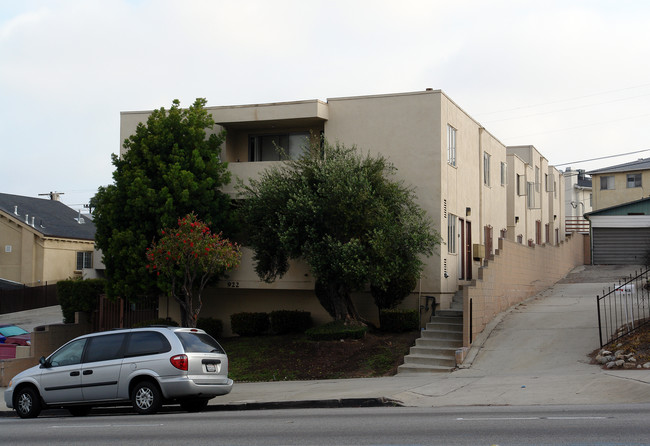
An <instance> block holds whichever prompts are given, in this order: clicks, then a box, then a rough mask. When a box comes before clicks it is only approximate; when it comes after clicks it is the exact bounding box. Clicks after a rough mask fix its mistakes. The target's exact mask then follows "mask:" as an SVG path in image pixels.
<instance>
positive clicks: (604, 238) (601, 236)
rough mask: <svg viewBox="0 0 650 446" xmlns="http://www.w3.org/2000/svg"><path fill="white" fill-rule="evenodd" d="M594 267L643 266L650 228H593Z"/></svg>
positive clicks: (649, 242) (649, 247)
mask: <svg viewBox="0 0 650 446" xmlns="http://www.w3.org/2000/svg"><path fill="white" fill-rule="evenodd" d="M592 235H593V238H594V240H593V245H592V246H593V251H594V252H593V259H594V265H643V264H644V261H645V256H646V253H647V252H648V251H649V250H650V228H593V233H592Z"/></svg>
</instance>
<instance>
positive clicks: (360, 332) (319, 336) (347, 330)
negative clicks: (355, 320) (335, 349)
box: [305, 321, 368, 341]
mask: <svg viewBox="0 0 650 446" xmlns="http://www.w3.org/2000/svg"><path fill="white" fill-rule="evenodd" d="M367 331H368V327H366V326H365V325H360V324H359V325H354V324H348V325H345V323H344V322H343V321H333V322H329V323H327V324H325V325H321V326H319V327H314V328H310V329H309V330H307V331H306V332H305V334H306V335H307V338H308V339H310V340H312V341H338V340H339V339H362V338H363V337H364V336H365V335H366V332H367Z"/></svg>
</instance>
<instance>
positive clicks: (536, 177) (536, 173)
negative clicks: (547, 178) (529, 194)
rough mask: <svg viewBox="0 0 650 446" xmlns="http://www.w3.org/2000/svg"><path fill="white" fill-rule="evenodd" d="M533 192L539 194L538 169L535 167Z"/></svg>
mask: <svg viewBox="0 0 650 446" xmlns="http://www.w3.org/2000/svg"><path fill="white" fill-rule="evenodd" d="M535 192H539V167H535Z"/></svg>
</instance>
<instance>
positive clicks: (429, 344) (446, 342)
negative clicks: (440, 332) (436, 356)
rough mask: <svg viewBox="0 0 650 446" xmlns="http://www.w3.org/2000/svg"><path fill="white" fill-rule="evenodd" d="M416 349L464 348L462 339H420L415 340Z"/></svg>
mask: <svg viewBox="0 0 650 446" xmlns="http://www.w3.org/2000/svg"><path fill="white" fill-rule="evenodd" d="M415 346H416V347H426V348H431V349H435V348H441V349H444V350H446V349H449V348H453V349H458V348H461V347H462V346H463V340H462V339H425V338H419V339H416V340H415Z"/></svg>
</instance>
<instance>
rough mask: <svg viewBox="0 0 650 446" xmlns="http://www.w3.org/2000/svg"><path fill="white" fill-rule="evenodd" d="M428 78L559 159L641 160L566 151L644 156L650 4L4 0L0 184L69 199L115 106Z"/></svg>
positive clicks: (250, 99)
mask: <svg viewBox="0 0 650 446" xmlns="http://www.w3.org/2000/svg"><path fill="white" fill-rule="evenodd" d="M427 87H430V88H433V89H441V90H443V91H444V92H445V93H446V94H447V95H449V96H450V97H451V99H452V100H454V101H455V102H456V103H457V104H458V105H459V106H460V107H462V108H463V109H464V110H465V111H466V112H467V113H469V114H470V115H471V116H472V117H473V118H475V119H476V120H478V121H479V122H480V123H481V124H483V125H484V126H485V128H486V129H488V131H490V132H491V133H492V134H493V135H495V136H496V137H497V138H498V139H499V140H500V141H501V142H503V143H504V144H506V145H519V144H532V145H534V146H535V147H536V148H537V149H538V150H539V151H540V152H541V153H542V154H543V155H544V156H545V157H546V158H547V159H548V160H549V163H550V164H553V165H560V164H564V163H571V164H570V166H571V167H573V168H584V169H587V170H590V169H596V168H599V167H605V166H609V165H614V164H619V163H622V162H627V161H631V160H634V159H637V158H640V157H650V152H649V151H645V152H640V153H634V154H630V155H626V156H618V157H614V158H607V159H604V160H600V161H593V162H585V163H577V162H576V161H579V160H588V159H593V158H599V157H606V156H613V155H621V154H625V153H630V152H638V151H641V150H645V149H650V142H649V139H650V125H648V124H649V123H650V2H647V1H624V0H620V1H613V0H612V1H596V0H588V1H570V0H562V1H549V0H544V1H539V0H537V1H531V2H526V1H487V0H482V1H458V0H453V1H452V0H447V1H432V0H427V1H409V0H400V1H381V0H372V1H355V0H346V1H336V0H327V1H314V0H310V1H305V0H296V1H274V0H259V1H257V0H256V1H247V0H236V1H234V0H233V1H216V0H215V1H208V0H205V1H199V0H182V1H171V0H169V1H167V0H131V1H127V0H97V1H94V0H61V1H57V0H49V1H45V0H43V1H40V0H0V105H1V107H0V166H1V169H0V192H3V193H10V194H17V195H25V196H33V197H36V196H38V195H39V194H42V193H48V192H50V191H58V192H63V193H64V194H65V195H63V196H62V197H61V198H62V201H63V202H64V203H65V204H67V205H68V206H70V207H73V208H75V209H78V208H80V207H81V206H82V205H83V204H84V203H87V202H88V200H89V199H90V197H91V196H93V195H94V193H95V192H96V191H97V188H98V187H99V186H100V185H106V184H110V183H112V176H111V175H112V172H113V166H112V164H111V158H110V157H111V153H118V152H119V146H120V141H119V117H120V111H127V110H150V109H154V108H159V107H165V108H168V107H169V106H170V105H171V102H172V100H173V99H175V98H178V99H180V100H181V105H182V106H189V105H190V104H191V103H192V102H193V101H194V99H195V98H197V97H205V98H207V100H208V105H235V104H251V103H265V102H277V101H294V100H304V99H322V100H325V99H327V98H328V97H341V96H357V95H367V94H383V93H398V92H408V91H419V90H424V89H425V88H427ZM559 168H560V169H562V170H564V169H565V168H566V166H559Z"/></svg>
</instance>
